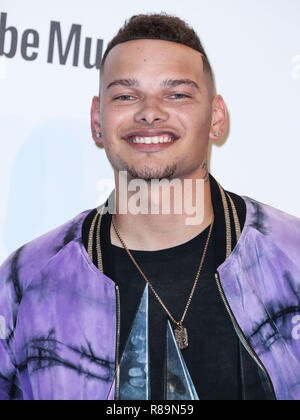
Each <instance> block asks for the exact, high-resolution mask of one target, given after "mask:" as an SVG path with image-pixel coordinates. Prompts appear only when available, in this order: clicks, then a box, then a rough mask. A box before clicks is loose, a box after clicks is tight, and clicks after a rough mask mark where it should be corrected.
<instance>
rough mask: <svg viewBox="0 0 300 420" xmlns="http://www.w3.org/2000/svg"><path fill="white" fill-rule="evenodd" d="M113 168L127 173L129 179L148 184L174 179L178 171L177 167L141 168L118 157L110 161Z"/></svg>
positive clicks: (146, 166) (145, 166)
mask: <svg viewBox="0 0 300 420" xmlns="http://www.w3.org/2000/svg"><path fill="white" fill-rule="evenodd" d="M109 161H110V163H111V166H112V168H113V169H114V170H115V171H117V172H120V171H126V172H127V174H128V177H129V178H131V179H143V180H144V181H146V182H150V181H151V180H152V179H158V180H161V179H173V178H174V174H176V171H177V165H176V163H174V164H173V165H166V166H165V167H160V168H158V167H155V166H154V167H152V166H149V165H144V166H142V167H140V168H136V167H134V166H131V165H128V164H127V163H126V162H125V161H123V159H121V158H120V156H118V157H117V158H114V159H109Z"/></svg>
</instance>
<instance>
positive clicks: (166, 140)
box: [132, 136, 172, 144]
mask: <svg viewBox="0 0 300 420" xmlns="http://www.w3.org/2000/svg"><path fill="white" fill-rule="evenodd" d="M132 142H133V143H145V144H152V143H153V144H157V143H171V142H172V139H171V138H170V137H169V136H168V137H166V136H153V137H134V138H133V139H132Z"/></svg>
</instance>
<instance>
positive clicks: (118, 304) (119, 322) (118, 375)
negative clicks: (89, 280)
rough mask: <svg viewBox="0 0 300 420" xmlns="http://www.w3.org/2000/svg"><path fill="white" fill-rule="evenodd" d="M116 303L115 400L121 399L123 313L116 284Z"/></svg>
mask: <svg viewBox="0 0 300 420" xmlns="http://www.w3.org/2000/svg"><path fill="white" fill-rule="evenodd" d="M115 288H116V298H117V299H116V301H117V331H116V356H115V358H116V383H115V399H116V400H118V399H119V387H120V366H119V347H120V324H121V311H120V289H119V286H118V285H117V284H116V286H115Z"/></svg>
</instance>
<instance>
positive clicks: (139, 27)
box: [101, 12, 213, 83]
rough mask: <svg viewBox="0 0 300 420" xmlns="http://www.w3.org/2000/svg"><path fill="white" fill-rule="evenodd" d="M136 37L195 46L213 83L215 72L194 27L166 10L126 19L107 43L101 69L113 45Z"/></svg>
mask: <svg viewBox="0 0 300 420" xmlns="http://www.w3.org/2000/svg"><path fill="white" fill-rule="evenodd" d="M136 39H160V40H164V41H172V42H177V43H179V44H183V45H186V46H188V47H190V48H193V49H194V50H196V51H198V52H200V53H201V54H202V58H203V68H204V71H206V72H207V73H208V74H209V76H210V77H211V80H212V83H213V72H212V69H211V66H210V63H209V60H208V58H207V55H206V52H205V50H204V48H203V46H202V43H201V41H200V39H199V37H198V35H197V34H196V32H195V31H194V29H193V28H191V27H190V26H189V25H188V24H187V23H186V22H184V21H183V20H182V19H180V18H179V17H177V16H171V15H168V14H167V13H164V12H161V13H159V14H140V15H135V16H132V17H131V18H130V19H129V20H127V21H125V24H124V26H123V27H122V28H121V29H120V30H119V32H118V33H117V35H115V36H114V38H113V39H112V40H111V41H110V42H109V43H108V45H107V48H106V50H105V53H104V55H103V58H102V62H101V71H103V68H104V63H105V60H106V57H107V55H108V53H109V52H110V50H111V49H112V48H113V47H115V46H116V45H118V44H121V43H123V42H127V41H132V40H136Z"/></svg>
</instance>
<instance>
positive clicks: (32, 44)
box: [0, 13, 103, 69]
mask: <svg viewBox="0 0 300 420" xmlns="http://www.w3.org/2000/svg"><path fill="white" fill-rule="evenodd" d="M93 43H96V48H92V47H93ZM18 48H19V49H20V54H21V57H22V58H23V59H24V60H26V61H34V60H36V59H37V58H38V56H39V48H40V35H39V33H38V31H37V30H35V29H26V30H24V31H20V30H18V29H17V28H16V27H14V26H12V25H9V24H8V19H7V13H1V16H0V56H5V57H7V58H14V57H15V55H16V54H17V51H18ZM102 49H103V39H94V40H93V39H92V38H89V37H86V38H84V37H83V35H82V26H81V25H78V24H73V25H72V26H71V28H70V30H69V32H68V34H67V36H63V35H62V29H61V23H60V22H56V21H51V22H50V28H49V37H48V47H47V57H45V58H46V60H47V63H49V64H52V63H54V62H57V63H58V64H61V65H66V64H67V63H71V64H72V65H73V66H74V67H78V66H79V65H80V57H82V61H81V65H83V66H84V67H85V68H87V69H92V68H95V69H99V68H100V64H101V59H102ZM92 51H93V52H92ZM92 55H93V56H92Z"/></svg>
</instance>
